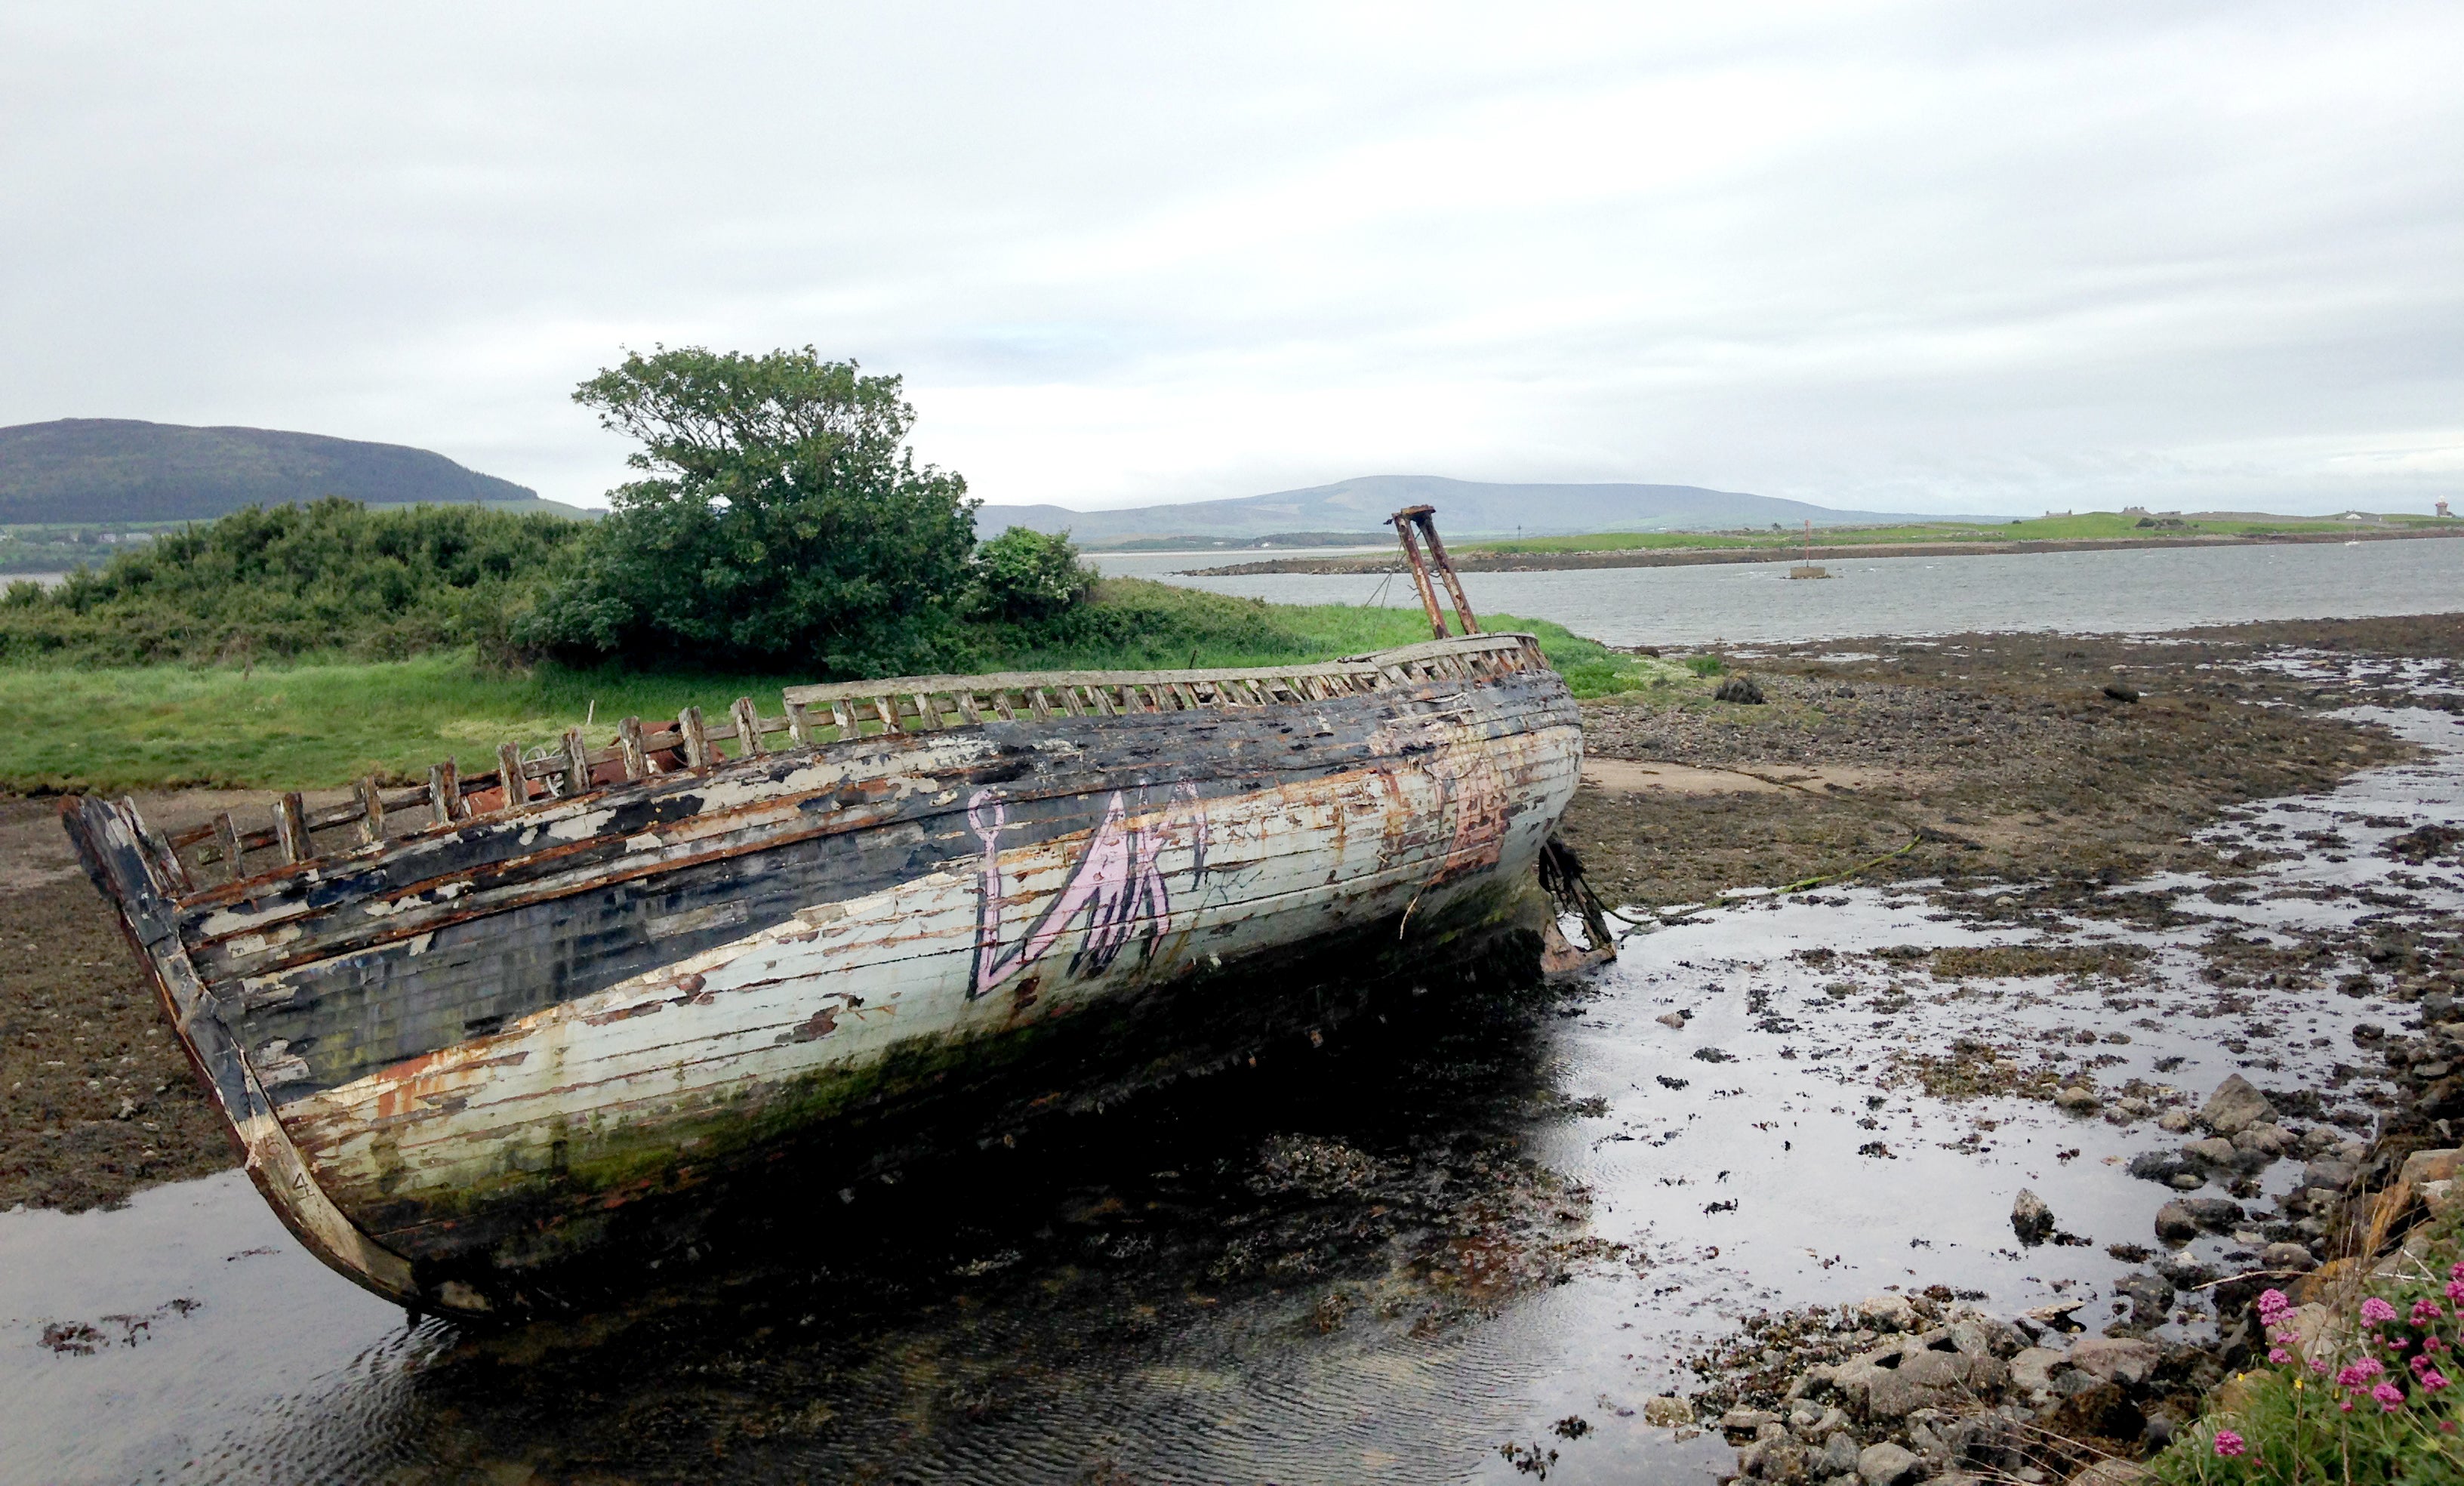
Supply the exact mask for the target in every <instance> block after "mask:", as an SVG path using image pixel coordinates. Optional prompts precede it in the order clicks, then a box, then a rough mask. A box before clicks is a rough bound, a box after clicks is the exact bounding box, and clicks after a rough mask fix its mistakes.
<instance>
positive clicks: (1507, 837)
mask: <svg viewBox="0 0 2464 1486" xmlns="http://www.w3.org/2000/svg"><path fill="white" fill-rule="evenodd" d="M1405 517H1406V520H1403V521H1399V522H1398V525H1399V526H1400V527H1401V528H1402V531H1403V535H1404V537H1405V541H1406V550H1407V554H1408V555H1410V556H1411V557H1412V558H1413V559H1414V561H1413V567H1414V571H1415V576H1416V579H1417V581H1418V582H1419V585H1420V588H1421V592H1422V594H1423V598H1424V602H1425V603H1426V606H1427V608H1428V610H1429V614H1430V617H1431V621H1432V627H1433V630H1434V632H1435V633H1436V634H1437V635H1439V636H1441V637H1440V638H1434V639H1432V640H1430V641H1428V642H1426V643H1422V644H1418V645H1413V646H1409V647H1406V648H1402V649H1397V650H1390V651H1385V652H1381V653H1378V654H1367V655H1359V656H1354V657H1351V658H1348V659H1344V660H1339V661H1332V662H1328V663H1324V664H1310V665H1294V666H1283V667H1271V668H1265V669H1244V670H1189V671H1161V672H1141V673H1069V674H1033V675H1003V676H916V677H903V678H898V679H894V680H882V681H867V682H856V683H848V684H834V685H820V686H804V687H797V688H794V689H791V690H789V691H788V692H787V693H786V694H785V699H784V700H785V706H784V710H783V715H781V716H775V717H773V716H768V715H765V714H763V713H762V712H760V711H759V709H757V708H756V706H755V705H754V703H753V702H752V701H751V700H749V699H744V700H738V701H737V703H736V704H735V706H734V708H733V711H732V715H731V717H730V719H729V720H728V721H727V722H725V723H713V722H706V721H704V720H703V718H702V716H701V715H700V714H699V713H698V712H697V711H694V710H691V709H689V710H687V711H686V712H685V713H684V714H682V715H681V716H679V717H678V718H676V719H675V720H674V721H671V722H661V723H658V724H655V725H649V724H644V723H642V722H640V721H637V720H633V719H627V720H626V721H624V722H623V724H622V725H621V726H620V727H619V728H618V729H617V731H616V736H615V739H614V741H613V743H612V744H611V745H609V746H605V747H599V748H592V747H589V746H586V745H585V743H584V740H583V736H582V734H581V733H580V732H579V731H574V732H568V733H567V734H566V735H565V736H564V740H563V743H562V746H561V749H559V750H557V751H555V752H554V753H553V754H552V755H549V756H544V757H538V758H525V757H523V756H522V755H521V754H520V753H519V752H517V750H516V749H515V748H514V747H513V746H512V745H510V744H509V745H507V746H506V747H504V748H502V749H500V750H499V751H498V755H497V767H496V769H495V771H494V772H492V773H487V774H481V775H477V776H475V777H471V776H463V775H460V774H459V773H457V771H456V770H455V768H454V766H453V765H452V764H451V762H448V763H446V764H443V765H438V766H437V767H436V768H435V769H433V770H431V772H430V774H429V781H428V784H427V786H426V787H424V788H412V789H394V790H388V789H385V788H381V787H379V786H378V784H377V783H376V782H375V781H374V780H369V781H363V783H362V784H361V785H360V786H359V787H357V791H356V799H355V800H353V801H352V802H350V803H348V804H344V805H341V806H338V807H335V808H331V809H327V810H319V811H314V812H312V811H310V810H308V809H307V808H306V807H305V805H304V804H303V802H302V800H301V798H300V797H299V796H298V795H296V794H295V795H289V796H285V797H283V798H282V800H281V801H280V802H279V804H278V805H277V807H276V808H275V811H274V820H273V822H272V824H271V826H270V827H269V828H267V829H264V830H259V831H253V832H252V831H243V830H242V829H241V828H240V826H239V825H238V824H237V823H236V822H234V821H233V820H232V819H231V817H230V816H229V815H224V816H222V817H220V818H219V819H217V820H216V821H215V822H214V823H213V824H212V825H211V826H209V827H207V828H204V829H202V830H198V831H191V832H185V833H181V834H173V835H167V836H166V835H165V834H164V833H163V832H158V831H156V830H153V829H151V828H149V827H148V826H147V825H146V823H145V822H144V821H143V820H142V819H141V818H140V817H139V815H138V812H137V810H136V809H135V808H134V806H133V805H132V804H131V803H130V802H128V801H126V800H121V801H116V802H113V801H103V800H97V799H85V800H79V801H74V802H70V803H69V804H68V805H67V806H65V807H64V815H65V820H66V824H67V826H68V829H69V831H70V832H71V834H72V835H73V836H74V837H75V838H76V840H77V847H78V850H79V853H80V854H81V856H82V857H83V859H84V861H85V864H86V867H87V870H88V872H89V873H90V874H91V875H92V876H93V877H94V879H95V881H96V882H97V883H98V884H99V886H100V887H101V888H102V889H103V890H104V892H105V893H106V894H107V895H108V896H109V897H110V898H112V900H113V901H114V902H115V903H116V904H117V905H118V907H119V910H120V913H121V919H122V921H123V923H124V924H125V926H126V928H127V931H128V934H129V937H130V940H131V941H132V943H134V944H135V945H136V946H137V948H138V950H139V952H140V957H141V959H142V960H143V962H144V964H145V965H147V967H148V969H149V972H150V974H151V975H152V977H153V980H154V983H155V985H156V987H157V988H158V990H159V992H160V994H161V997H162V1000H163V1003H164V1006H165V1010H166V1011H167V1013H168V1014H169V1016H170V1018H171V1021H172V1023H173V1025H174V1026H175V1027H176V1028H177V1029H178V1032H179V1035H180V1037H181V1038H182V1040H183V1042H184V1043H185V1044H186V1046H187V1051H188V1053H189V1054H190V1055H191V1057H192V1058H193V1060H194V1062H195V1064H196V1066H197V1068H198V1070H199V1072H200V1074H201V1075H202V1076H203V1077H204V1079H205V1081H206V1083H207V1085H208V1086H209V1089H210V1091H211V1093H212V1095H213V1098H215V1099H216V1101H217V1102H218V1104H219V1105H220V1107H221V1109H222V1111H223V1112H224V1114H225V1116H226V1117H227V1118H228V1120H230V1122H231V1129H232V1131H233V1133H234V1134H235V1136H236V1138H237V1140H238V1142H239V1143H240V1144H241V1146H242V1147H243V1148H244V1151H245V1154H246V1161H247V1164H248V1168H249V1170H250V1172H251V1173H252V1175H253V1177H254V1179H255V1180H256V1182H257V1184H258V1186H259V1187H261V1188H262V1189H263V1191H264V1193H265V1196H266V1198H267V1200H268V1201H269V1202H271V1203H272V1205H273V1206H274V1208H275V1210H276V1211H277V1212H278V1213H279V1214H280V1215H281V1216H282V1218H283V1220H284V1221H285V1222H286V1223H287V1224H288V1225H289V1226H290V1227H291V1229H292V1230H293V1231H295V1232H296V1233H297V1235H298V1236H299V1238H300V1239H301V1240H302V1241H303V1242H304V1243H306V1244H307V1245H308V1247H309V1248H310V1249H312V1250H313V1251H315V1252H316V1253H318V1254H319V1256H320V1257H321V1258H323V1259H324V1260H325V1261H326V1262H327V1263H329V1264H331V1265H332V1266H333V1267H335V1268H336V1269H338V1270H340V1271H341V1272H342V1273H343V1274H345V1275H349V1276H350V1277H351V1278H353V1279H355V1280H357V1281H359V1282H360V1283H362V1284H363V1285H365V1286H367V1287H368V1288H370V1289H372V1290H375V1291H377V1292H379V1293H380V1294H383V1295H385V1296H387V1297H391V1298H393V1299H395V1300H397V1301H400V1302H401V1303H403V1304H405V1305H407V1306H409V1307H412V1308H414V1309H417V1310H433V1311H446V1312H457V1313H465V1314H479V1313H485V1312H489V1311H491V1310H495V1311H499V1312H501V1311H504V1310H506V1309H508V1308H519V1307H521V1306H523V1305H526V1304H529V1303H532V1300H533V1298H534V1292H533V1290H532V1288H531V1287H533V1286H534V1285H535V1284H536V1283H537V1281H538V1280H539V1276H540V1275H544V1274H546V1273H548V1272H549V1270H550V1268H551V1267H552V1266H554V1265H556V1264H558V1263H560V1262H561V1261H563V1260H565V1259H567V1258H570V1257H572V1256H575V1255H579V1254H581V1253H585V1252H588V1251H591V1250H593V1249H594V1248H602V1247H605V1246H607V1245H609V1244H611V1243H614V1242H620V1241H623V1240H627V1238H629V1239H630V1240H631V1241H632V1242H633V1243H634V1244H635V1246H637V1247H638V1246H639V1244H640V1243H641V1242H642V1241H643V1240H642V1234H643V1232H645V1231H648V1230H641V1229H635V1230H628V1229H627V1223H629V1222H634V1221H636V1220H637V1219H639V1220H641V1221H649V1220H648V1219H642V1218H641V1215H642V1214H646V1213H655V1212H658V1211H660V1210H662V1209H661V1205H660V1204H661V1202H665V1203H666V1204H667V1205H668V1206H667V1208H666V1209H664V1210H668V1211H671V1212H672V1211H674V1210H677V1208H678V1205H679V1204H681V1206H682V1207H683V1208H686V1209H690V1208H691V1207H692V1206H693V1204H694V1203H696V1202H697V1201H698V1200H700V1199H699V1198H696V1197H693V1196H684V1197H679V1196H678V1194H679V1193H687V1192H693V1191H701V1192H703V1194H704V1195H705V1196H706V1195H707V1187H706V1184H709V1183H711V1182H712V1180H713V1179H714V1178H716V1177H720V1176H724V1175H731V1174H738V1173H741V1172H743V1171H745V1170H747V1169H750V1168H754V1167H761V1168H764V1169H769V1170H774V1171H775V1170H789V1169H792V1170H794V1171H796V1172H798V1173H799V1174H800V1175H803V1174H804V1173H806V1172H807V1171H808V1168H807V1167H805V1166H803V1165H794V1164H772V1163H773V1162H774V1161H775V1160H776V1158H778V1157H779V1156H780V1153H781V1152H782V1151H800V1152H803V1154H804V1156H805V1157H809V1158H814V1159H819V1158H820V1157H824V1156H825V1157H829V1158H832V1159H835V1160H836V1161H837V1162H838V1163H839V1165H840V1166H841V1167H843V1168H845V1169H847V1170H850V1171H861V1170H863V1169H866V1168H867V1163H868V1162H874V1161H877V1160H879V1159H881V1158H882V1157H883V1156H884V1155H885V1154H886V1153H888V1152H890V1151H891V1150H892V1149H894V1148H895V1145H896V1142H897V1139H898V1133H899V1131H900V1129H901V1124H900V1121H901V1120H903V1119H908V1118H911V1117H913V1118H915V1119H921V1118H923V1113H924V1112H927V1111H930V1112H935V1113H934V1116H933V1118H935V1119H938V1120H950V1119H956V1120H957V1121H958V1122H959V1123H960V1124H961V1125H963V1126H964V1128H965V1129H966V1130H968V1131H969V1132H972V1133H974V1135H975V1136H976V1138H978V1139H983V1138H987V1137H993V1138H997V1137H998V1136H999V1135H1000V1133H1001V1131H1002V1130H1004V1129H1006V1128H1011V1127H1012V1126H1013V1125H1014V1122H1015V1121H1016V1120H1019V1119H1021V1118H1023V1116H1025V1115H1026V1114H1028V1113H1031V1112H1034V1111H1038V1110H1048V1109H1054V1108H1067V1107H1072V1106H1074V1105H1080V1104H1084V1103H1085V1102H1087V1101H1089V1100H1100V1099H1103V1098H1109V1097H1111V1096H1112V1095H1114V1094H1116V1093H1118V1092H1120V1091H1122V1090H1126V1089H1132V1088H1136V1087H1142V1086H1144V1085H1146V1084H1150V1083H1153V1082H1155V1081H1156V1080H1158V1079H1160V1078H1164V1077H1169V1076H1175V1075H1177V1074H1179V1073H1183V1072H1187V1071H1190V1070H1193V1069H1197V1068H1201V1067H1205V1066H1208V1065H1209V1064H1210V1062H1213V1063H1220V1062H1221V1061H1223V1060H1225V1059H1227V1058H1233V1057H1239V1056H1241V1055H1243V1053H1244V1051H1254V1050H1255V1049H1256V1048H1257V1047H1258V1046H1260V1045H1261V1044H1262V1043H1263V1042H1265V1041H1266V1040H1267V1039H1270V1038H1274V1037H1278V1036H1290V1035H1292V1034H1293V1033H1294V1032H1295V1031H1311V1030H1313V1029H1314V1028H1315V1027H1317V1026H1319V1025H1322V1024H1323V1023H1325V1022H1326V1021H1329V1020H1331V1019H1334V1018H1337V1017H1339V1016H1341V1015H1342V1014H1343V1013H1344V1012H1345V1011H1346V1010H1347V1009H1352V1008H1355V1007H1356V1006H1358V1005H1360V1004H1362V1002H1363V1000H1364V998H1366V997H1369V996H1371V995H1373V994H1377V993H1381V991H1384V992H1392V991H1396V990H1397V989H1398V988H1399V990H1400V992H1401V993H1402V994H1405V995H1408V994H1410V993H1411V992H1412V991H1414V990H1418V989H1423V988H1426V987H1429V986H1431V985H1433V984H1437V983H1438V982H1439V981H1440V980H1441V978H1442V977H1443V976H1444V975H1446V974H1447V973H1448V972H1449V967H1454V968H1455V969H1458V970H1460V969H1461V968H1462V967H1464V966H1469V965H1477V964H1479V963H1481V957H1483V956H1485V955H1488V956H1494V955H1500V954H1503V955H1506V956H1507V957H1508V958H1509V959H1510V960H1512V961H1513V963H1514V964H1516V965H1522V966H1525V967H1528V966H1529V965H1530V963H1531V961H1532V960H1533V959H1534V958H1535V957H1536V956H1537V954H1538V953H1539V946H1540V945H1541V944H1542V943H1543V942H1544V940H1546V939H1547V938H1549V937H1550V936H1553V934H1554V932H1555V929H1554V915H1553V913H1552V912H1551V911H1550V909H1549V908H1548V906H1547V904H1546V901H1545V898H1542V897H1541V896H1540V895H1538V894H1537V893H1535V891H1534V890H1533V888H1532V882H1533V878H1534V871H1533V869H1534V865H1535V862H1536V861H1538V860H1539V859H1540V858H1541V857H1542V856H1543V854H1544V852H1554V851H1556V850H1557V849H1555V848H1553V847H1551V846H1550V844H1549V840H1550V832H1551V828H1552V827H1553V826H1554V824H1555V823H1556V820H1557V818H1558V816H1559V814H1560V812H1561V811H1562V810H1564V808H1565V806H1566V803H1567V801H1568V799H1569V797H1570V796H1571V795H1572V794H1573V789H1574V786H1575V783H1576V779H1577V775H1578V773H1579V770H1580V765H1581V751H1582V750H1581V731H1580V727H1579V722H1578V718H1577V713H1576V710H1575V707H1574V705H1573V700H1572V699H1571V698H1570V696H1569V695H1568V693H1567V690H1566V687H1565V685H1564V684H1563V682H1562V681H1561V680H1560V679H1559V678H1558V676H1556V674H1555V673H1554V672H1552V671H1551V669H1550V668H1549V666H1548V665H1547V664H1546V663H1545V662H1544V661H1543V660H1542V658H1541V656H1540V654H1539V650H1538V647H1537V644H1536V643H1535V642H1534V640H1533V639H1532V638H1531V637H1530V636H1529V635H1524V634H1511V633H1504V634H1486V633H1479V632H1476V631H1474V629H1473V621H1472V619H1471V616H1470V613H1469V610H1468V607H1467V606H1465V605H1464V604H1463V601H1462V598H1461V593H1460V589H1459V588H1457V589H1456V591H1455V601H1456V608H1457V611H1458V613H1459V615H1460V616H1461V619H1462V622H1463V628H1464V630H1465V631H1466V632H1465V633H1463V634H1460V635H1454V634H1449V633H1448V632H1447V630H1446V626H1445V623H1444V620H1443V618H1442V616H1441V612H1440V609H1439V605H1438V603H1437V600H1436V598H1435V596H1434V592H1433V590H1432V588H1431V587H1430V579H1429V574H1428V571H1427V567H1426V566H1424V564H1423V563H1422V562H1421V560H1420V559H1419V552H1418V549H1417V547H1416V546H1414V545H1413V544H1412V543H1411V540H1410V539H1411V536H1412V527H1413V526H1414V525H1415V524H1418V525H1419V526H1420V527H1421V528H1423V529H1424V530H1425V529H1426V527H1427V514H1426V512H1425V511H1417V512H1412V513H1405ZM1427 535H1428V536H1429V537H1430V538H1431V539H1434V535H1435V534H1434V531H1428V532H1427ZM1435 551H1436V553H1437V555H1438V558H1439V566H1440V570H1441V573H1442V574H1443V576H1445V577H1446V578H1448V579H1449V580H1451V576H1452V575H1451V573H1450V572H1447V571H1445V569H1444V567H1443V564H1442V552H1443V549H1442V548H1436V549H1435ZM542 751H544V750H542ZM1551 865H1552V866H1553V868H1554V869H1555V873H1554V875H1555V876H1559V877H1562V876H1563V870H1564V865H1565V859H1564V858H1562V857H1554V856H1552V857H1551ZM1593 921H1594V925H1595V933H1594V934H1593V936H1592V937H1593V940H1594V943H1595V944H1596V945H1598V946H1600V949H1601V951H1603V952H1604V951H1605V949H1606V943H1605V939H1606V936H1605V931H1604V927H1602V926H1600V925H1598V924H1597V920H1596V919H1595V920H1593ZM1555 943H1556V944H1557V946H1558V947H1559V950H1560V951H1561V952H1562V951H1563V949H1564V941H1563V940H1556V941H1555ZM1331 950H1332V951H1339V953H1335V954H1330V953H1329V951H1331ZM953 1111H955V1112H956V1113H955V1115H953V1114H952V1112H953ZM831 1181H832V1182H833V1183H835V1181H836V1178H832V1179H831ZM804 1185H805V1186H807V1187H809V1186H811V1185H813V1183H812V1182H811V1180H810V1178H809V1176H805V1177H804ZM834 1189H835V1187H828V1188H825V1190H834ZM652 1199H659V1200H660V1202H654V1201H652Z"/></svg>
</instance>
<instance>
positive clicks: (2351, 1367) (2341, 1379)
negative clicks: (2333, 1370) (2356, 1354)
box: [2336, 1357, 2387, 1388]
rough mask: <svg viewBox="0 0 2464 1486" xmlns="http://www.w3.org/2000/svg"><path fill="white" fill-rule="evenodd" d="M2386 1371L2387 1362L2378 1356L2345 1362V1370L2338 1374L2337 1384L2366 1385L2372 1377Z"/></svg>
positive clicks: (2343, 1385) (2344, 1386)
mask: <svg viewBox="0 0 2464 1486" xmlns="http://www.w3.org/2000/svg"><path fill="white" fill-rule="evenodd" d="M2385 1371H2387V1366H2386V1364H2382V1363H2381V1362H2380V1361H2379V1360H2378V1359H2377V1358H2375V1357H2364V1358H2361V1359H2359V1360H2357V1361H2354V1362H2349V1363H2346V1364H2344V1367H2343V1371H2341V1372H2339V1373H2337V1374H2336V1386H2338V1387H2340V1388H2360V1387H2365V1386H2368V1384H2369V1381H2370V1380H2371V1379H2372V1378H2375V1377H2377V1376H2378V1375H2379V1374H2380V1373H2383V1372H2385Z"/></svg>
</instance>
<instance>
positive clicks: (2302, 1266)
mask: <svg viewBox="0 0 2464 1486" xmlns="http://www.w3.org/2000/svg"><path fill="white" fill-rule="evenodd" d="M2258 1263H2259V1267H2260V1268H2261V1269H2271V1270H2300V1271H2308V1270H2314V1269H2317V1268H2318V1267H2319V1260H2318V1257H2317V1256H2316V1255H2314V1254H2313V1253H2311V1252H2310V1246H2309V1245H2308V1244H2293V1243H2284V1244H2269V1245H2268V1246H2267V1247H2266V1248H2264V1249H2261V1250H2260V1251H2258Z"/></svg>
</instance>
